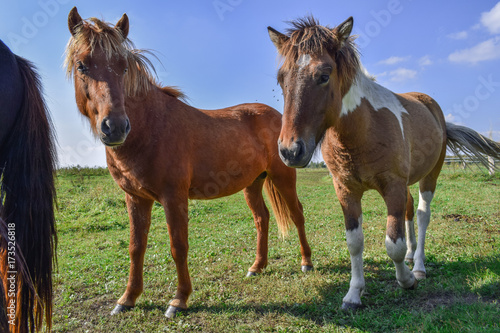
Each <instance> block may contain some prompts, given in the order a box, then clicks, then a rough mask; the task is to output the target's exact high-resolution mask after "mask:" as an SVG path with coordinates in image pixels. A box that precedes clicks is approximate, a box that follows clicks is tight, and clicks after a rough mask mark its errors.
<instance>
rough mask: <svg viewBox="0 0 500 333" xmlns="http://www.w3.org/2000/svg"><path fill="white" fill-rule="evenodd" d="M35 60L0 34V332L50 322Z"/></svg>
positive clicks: (49, 171)
mask: <svg viewBox="0 0 500 333" xmlns="http://www.w3.org/2000/svg"><path fill="white" fill-rule="evenodd" d="M41 91H42V90H41V82H40V78H39V76H38V74H37V73H36V71H35V68H34V66H33V65H32V64H31V63H30V62H29V61H27V60H26V59H23V58H21V57H19V56H17V55H15V54H14V53H12V52H11V51H10V49H9V48H8V47H7V46H6V45H5V44H4V43H3V42H2V41H0V272H1V277H2V283H0V309H1V311H0V331H1V332H9V331H10V332H35V331H40V330H41V329H42V326H43V322H44V321H45V324H46V328H47V330H48V331H50V329H51V325H52V268H53V267H52V265H53V261H55V247H56V242H57V238H56V229H55V221H54V200H55V188H54V170H55V149H54V138H53V129H52V124H51V121H50V117H49V113H48V110H47V107H46V105H45V102H44V99H43V95H42V92H41Z"/></svg>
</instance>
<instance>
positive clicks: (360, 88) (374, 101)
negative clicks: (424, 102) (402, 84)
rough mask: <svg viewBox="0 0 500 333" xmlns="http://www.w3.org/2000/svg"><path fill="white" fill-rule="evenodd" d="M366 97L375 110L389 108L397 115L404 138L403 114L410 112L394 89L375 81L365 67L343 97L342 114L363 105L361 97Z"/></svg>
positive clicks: (360, 70) (359, 71)
mask: <svg viewBox="0 0 500 333" xmlns="http://www.w3.org/2000/svg"><path fill="white" fill-rule="evenodd" d="M363 98H364V99H366V100H367V101H368V102H369V103H370V104H371V105H372V107H373V108H374V109H375V111H378V110H380V109H383V108H387V109H388V110H389V111H391V112H392V114H394V116H395V117H396V119H397V121H398V123H399V127H400V128H401V134H402V135H403V138H404V128H403V118H402V114H403V113H406V114H408V112H407V111H406V109H405V108H404V107H403V105H401V103H400V102H399V100H398V98H397V97H396V95H394V93H393V92H392V91H390V90H389V89H387V88H384V87H382V86H381V85H380V84H378V83H376V82H375V81H373V80H372V79H371V78H370V77H369V76H368V73H367V72H366V70H365V69H364V68H360V69H359V70H358V74H357V75H356V80H355V81H354V83H353V84H352V85H351V88H350V89H349V91H348V92H347V94H346V95H345V96H344V98H343V99H342V110H341V112H340V116H341V117H342V116H345V115H348V114H349V112H352V111H354V110H356V108H357V107H358V106H360V105H361V99H363Z"/></svg>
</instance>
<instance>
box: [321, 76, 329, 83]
mask: <svg viewBox="0 0 500 333" xmlns="http://www.w3.org/2000/svg"><path fill="white" fill-rule="evenodd" d="M328 81H330V75H326V74H323V75H321V76H320V77H319V84H325V83H327V82H328Z"/></svg>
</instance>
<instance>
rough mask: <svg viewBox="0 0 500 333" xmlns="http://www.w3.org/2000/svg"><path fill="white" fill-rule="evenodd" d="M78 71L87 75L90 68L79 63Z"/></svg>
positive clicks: (77, 65) (77, 64)
mask: <svg viewBox="0 0 500 333" xmlns="http://www.w3.org/2000/svg"><path fill="white" fill-rule="evenodd" d="M76 70H77V71H79V72H80V73H85V72H86V71H87V70H88V68H87V66H85V65H84V64H83V63H82V62H81V61H78V62H77V63H76Z"/></svg>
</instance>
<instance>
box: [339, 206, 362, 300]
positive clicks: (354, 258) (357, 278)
mask: <svg viewBox="0 0 500 333" xmlns="http://www.w3.org/2000/svg"><path fill="white" fill-rule="evenodd" d="M358 222H359V225H358V227H357V228H356V229H352V230H347V231H346V240H347V248H348V249H349V254H350V256H351V283H350V285H349V291H348V292H347V295H346V296H345V297H344V299H343V302H344V303H350V304H361V295H363V292H364V290H365V278H364V276H363V248H364V236H363V216H360V217H359V219H358Z"/></svg>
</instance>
